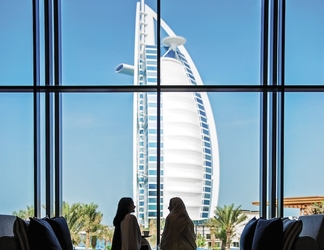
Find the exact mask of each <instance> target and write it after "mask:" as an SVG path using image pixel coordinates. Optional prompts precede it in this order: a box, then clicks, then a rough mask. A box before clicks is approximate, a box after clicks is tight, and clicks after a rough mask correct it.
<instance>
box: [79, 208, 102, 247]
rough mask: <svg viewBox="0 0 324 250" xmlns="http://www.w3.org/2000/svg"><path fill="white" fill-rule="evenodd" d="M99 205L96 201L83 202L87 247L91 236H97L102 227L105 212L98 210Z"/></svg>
mask: <svg viewBox="0 0 324 250" xmlns="http://www.w3.org/2000/svg"><path fill="white" fill-rule="evenodd" d="M97 208H98V205H97V204H94V203H90V204H83V206H82V211H83V216H84V227H83V230H84V231H85V233H86V248H89V246H90V237H94V236H95V237H97V235H98V232H99V231H100V229H101V228H102V225H101V224H100V223H101V220H102V216H103V214H102V213H101V212H100V211H97Z"/></svg>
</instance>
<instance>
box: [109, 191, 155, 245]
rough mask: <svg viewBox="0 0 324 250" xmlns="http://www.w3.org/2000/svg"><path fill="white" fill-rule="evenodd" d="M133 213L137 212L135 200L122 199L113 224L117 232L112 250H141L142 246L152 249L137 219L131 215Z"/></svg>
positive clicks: (115, 232)
mask: <svg viewBox="0 0 324 250" xmlns="http://www.w3.org/2000/svg"><path fill="white" fill-rule="evenodd" d="M133 212H135V206H134V201H133V199H132V198H129V197H123V198H121V199H120V201H119V203H118V208H117V212H116V216H115V218H114V222H113V223H114V226H115V231H114V236H113V241H112V247H111V250H140V249H141V247H142V246H146V249H151V248H150V245H149V243H148V241H147V240H145V239H144V238H143V237H142V236H141V231H140V228H139V225H138V222H137V219H136V217H135V216H134V215H132V214H131V213H133Z"/></svg>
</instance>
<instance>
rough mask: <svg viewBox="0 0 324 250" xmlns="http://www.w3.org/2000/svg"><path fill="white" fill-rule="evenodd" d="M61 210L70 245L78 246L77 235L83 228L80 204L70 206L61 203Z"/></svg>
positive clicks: (78, 237) (79, 240)
mask: <svg viewBox="0 0 324 250" xmlns="http://www.w3.org/2000/svg"><path fill="white" fill-rule="evenodd" d="M62 208H63V209H62V215H63V217H64V218H65V219H66V222H67V224H68V227H69V229H70V234H71V239H72V243H73V245H78V244H80V242H81V238H80V234H79V233H80V232H81V231H82V230H83V227H84V219H83V210H82V204H81V203H80V202H78V203H74V204H72V205H71V206H70V205H69V203H67V202H64V201H63V204H62Z"/></svg>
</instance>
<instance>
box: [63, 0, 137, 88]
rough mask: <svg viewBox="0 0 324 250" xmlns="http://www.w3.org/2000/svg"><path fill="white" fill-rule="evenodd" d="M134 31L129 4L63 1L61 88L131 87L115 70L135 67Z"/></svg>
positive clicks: (78, 0)
mask: <svg viewBox="0 0 324 250" xmlns="http://www.w3.org/2000/svg"><path fill="white" fill-rule="evenodd" d="M134 27H135V4H134V3H130V2H129V1H116V2H114V4H111V2H109V1H106V0H98V1H96V2H95V3H94V2H93V1H92V0H82V1H80V0H71V1H62V64H63V69H62V82H63V85H133V79H132V77H126V76H120V75H119V74H116V72H115V70H116V67H117V66H118V65H119V64H120V63H126V64H127V65H134V59H133V58H134V51H133V50H134Z"/></svg>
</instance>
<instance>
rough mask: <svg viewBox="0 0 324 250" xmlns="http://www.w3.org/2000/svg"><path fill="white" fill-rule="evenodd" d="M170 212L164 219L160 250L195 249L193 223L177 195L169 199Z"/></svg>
mask: <svg viewBox="0 0 324 250" xmlns="http://www.w3.org/2000/svg"><path fill="white" fill-rule="evenodd" d="M168 208H169V210H170V213H169V215H168V216H167V217H166V219H165V227H164V230H163V234H162V239H161V244H160V248H161V249H162V250H196V248H197V246H196V235H195V232H194V224H193V222H192V220H191V219H190V217H189V215H188V213H187V210H186V206H185V204H184V203H183V201H182V200H181V198H179V197H174V198H172V199H170V203H169V207H168Z"/></svg>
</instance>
